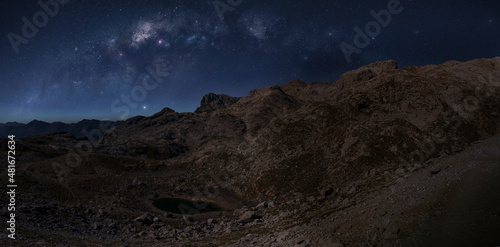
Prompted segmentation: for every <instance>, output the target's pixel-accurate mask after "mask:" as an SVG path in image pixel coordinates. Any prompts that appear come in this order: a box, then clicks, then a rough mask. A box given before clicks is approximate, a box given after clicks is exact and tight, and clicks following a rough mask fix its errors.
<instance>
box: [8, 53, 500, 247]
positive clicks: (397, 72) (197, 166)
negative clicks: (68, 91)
mask: <svg viewBox="0 0 500 247" xmlns="http://www.w3.org/2000/svg"><path fill="white" fill-rule="evenodd" d="M499 82H500V57H496V58H492V59H477V60H473V61H468V62H463V63H462V62H456V61H450V62H446V63H443V64H440V65H427V66H411V67H406V68H402V69H398V67H397V63H396V62H395V61H382V62H377V63H374V64H370V65H367V66H364V67H361V68H359V69H357V70H353V71H349V72H347V73H345V74H343V75H342V76H341V77H340V79H339V80H338V81H333V82H328V83H305V82H302V81H300V80H294V81H291V82H288V83H286V84H283V85H279V86H278V85H274V86H268V87H264V88H259V89H255V90H252V91H251V92H249V94H248V95H247V96H245V97H240V98H233V97H230V96H227V95H216V94H208V95H206V96H205V97H203V99H202V100H201V102H200V107H199V108H198V110H197V111H196V112H194V113H177V112H175V111H173V110H171V109H169V108H165V109H163V110H162V111H160V112H158V113H157V114H155V115H153V116H150V117H142V116H138V117H134V118H130V119H128V120H126V121H124V122H123V123H121V124H119V125H116V126H114V127H112V128H111V129H109V130H108V131H107V132H106V133H105V135H104V137H103V139H102V142H101V143H99V144H97V143H92V146H90V147H87V148H86V149H82V148H81V147H82V146H84V145H85V143H86V142H85V139H82V138H77V137H75V136H73V135H69V134H64V133H52V134H48V135H42V136H34V137H29V138H22V139H19V140H18V142H17V144H16V147H17V149H18V150H19V152H20V153H22V155H21V156H20V157H19V161H18V166H19V173H18V175H17V177H18V180H19V181H22V183H23V185H24V187H25V188H26V189H25V190H24V191H23V193H22V194H20V195H19V197H20V200H22V201H23V202H24V203H23V204H22V206H21V208H22V212H23V214H24V215H25V219H24V220H22V221H21V222H19V229H20V232H21V240H20V243H23V244H24V245H32V246H44V245H53V244H55V243H57V244H59V245H61V246H78V245H86V246H89V245H90V246H99V245H103V244H106V245H110V246H123V245H129V246H165V245H167V246H294V247H295V246H298V247H305V246H433V245H435V246H451V245H453V246H457V245H495V244H497V243H498V241H500V239H499V238H498V237H496V236H497V234H496V232H498V229H500V211H499V209H498V203H500V197H499V195H498V193H497V191H498V190H499V189H500V183H498V181H500V179H499V178H500V166H498V164H499V163H500V157H499V156H498V154H499V153H500V141H499V140H500V138H499V137H500V133H499V127H500V115H499V112H498V110H499V105H500V84H499ZM0 139H1V138H0ZM82 143H83V144H82ZM87 145H88V142H87ZM0 152H1V153H6V152H7V150H6V147H0ZM76 161H79V162H76ZM75 162H76V163H75ZM0 176H5V177H6V176H7V175H6V174H3V173H2V174H0ZM0 192H1V194H2V195H5V193H4V192H2V191H0ZM157 198H183V199H189V200H193V201H194V200H202V201H206V202H207V203H208V202H210V203H217V204H218V205H219V206H221V207H222V208H223V210H222V211H218V212H209V213H202V214H192V213H193V212H196V211H199V210H201V209H203V207H204V206H203V204H202V205H198V206H194V207H195V208H190V209H188V212H186V213H184V214H175V213H169V212H163V211H162V210H159V209H158V208H156V207H154V206H153V202H154V201H155V200H156V199H157ZM41 205H45V206H41ZM198 207H199V208H198ZM5 213H6V212H2V214H5ZM69 216H71V217H69ZM54 236H57V238H54Z"/></svg>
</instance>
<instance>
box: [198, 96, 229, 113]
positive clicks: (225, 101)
mask: <svg viewBox="0 0 500 247" xmlns="http://www.w3.org/2000/svg"><path fill="white" fill-rule="evenodd" d="M238 100H239V98H238V97H231V96H229V95H226V94H215V93H209V94H206V95H205V96H203V98H201V101H200V107H198V108H197V109H196V111H195V113H202V112H210V111H213V110H217V109H224V108H226V107H228V106H230V105H232V104H234V103H236V102H237V101H238Z"/></svg>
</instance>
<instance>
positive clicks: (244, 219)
mask: <svg viewBox="0 0 500 247" xmlns="http://www.w3.org/2000/svg"><path fill="white" fill-rule="evenodd" d="M256 218H257V213H256V212H255V211H247V212H245V213H244V214H243V215H241V216H240V218H239V219H238V222H239V223H243V224H246V223H249V222H252V221H254V220H255V219H256Z"/></svg>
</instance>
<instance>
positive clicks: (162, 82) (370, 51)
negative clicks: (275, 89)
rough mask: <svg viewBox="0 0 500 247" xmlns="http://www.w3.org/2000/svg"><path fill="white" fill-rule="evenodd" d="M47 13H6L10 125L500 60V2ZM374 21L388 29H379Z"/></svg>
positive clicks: (89, 6) (205, 4) (223, 4)
mask: <svg viewBox="0 0 500 247" xmlns="http://www.w3.org/2000/svg"><path fill="white" fill-rule="evenodd" d="M40 2H41V3H49V5H48V7H47V8H46V9H47V10H46V11H44V8H43V7H42V6H40V5H39V4H38V1H14V0H3V1H1V2H0V11H1V13H0V18H1V21H0V30H1V37H2V38H1V41H0V56H1V61H2V64H1V66H0V83H1V85H2V89H1V90H0V122H2V123H3V122H8V121H18V122H24V123H26V122H29V121H31V120H33V119H38V120H43V121H47V122H52V121H63V122H76V121H78V120H81V119H100V120H102V119H112V120H116V119H124V118H129V117H133V116H135V115H143V116H149V115H152V114H154V113H156V112H158V111H160V110H161V109H162V108H164V107H169V108H172V109H174V110H175V111H178V112H188V111H190V112H192V111H194V110H195V109H196V107H197V106H198V105H199V102H200V99H201V97H202V96H203V95H205V94H207V93H210V92H213V93H224V94H228V95H231V96H244V95H247V93H248V92H249V91H250V90H252V89H255V88H258V87H263V86H268V85H275V84H283V83H286V82H288V81H290V80H293V79H297V78H298V79H301V80H303V81H305V82H308V83H309V82H316V81H318V82H327V81H334V80H337V79H338V78H339V76H340V74H342V73H343V72H346V71H347V70H351V69H355V68H358V67H360V66H362V65H365V64H368V63H372V62H375V61H379V60H388V59H394V60H396V61H398V63H399V66H400V67H401V68H402V67H404V66H409V65H425V64H437V63H442V62H445V61H448V60H459V61H466V60H471V59H475V58H482V57H485V58H491V57H495V56H500V1H498V0H483V1H481V0H479V1H472V0H468V1H461V0H449V1H443V0H433V1H415V0H414V1H411V0H401V1H400V5H399V6H397V2H398V1H395V0H383V1H351V0H349V1H347V0H346V1H331V0H328V1H327V0H323V1H319V0H318V1H314V0H313V1H312V0H309V1H298V0H297V1H280V0H277V1H269V0H266V1H260V0H229V1H227V0H219V1H214V0H192V1H186V0H183V1H175V0H173V1H170V0H163V1H152V0H150V1H139V0H137V1H131V0H128V1H118V0H116V1H90V0H88V1H87V0H86V1H83V0H72V1H68V0H66V2H67V3H66V4H64V5H63V4H62V3H61V2H64V1H63V0H59V2H55V0H41V1H40ZM389 2H391V4H392V5H391V7H388V3H389ZM53 3H57V6H58V7H57V8H56V7H55V5H54V4H53ZM231 4H232V5H231ZM233 5H234V6H233ZM396 7H397V8H396ZM371 10H373V11H375V13H382V14H384V13H389V14H390V15H391V19H390V21H388V19H387V18H386V17H387V15H381V18H382V19H381V20H382V21H385V22H386V23H383V24H384V25H381V24H376V25H378V27H380V30H376V27H375V26H374V25H373V24H374V22H372V21H376V19H375V17H374V16H372V14H370V11H371ZM389 10H391V11H393V12H392V13H391V12H389ZM40 11H42V12H40ZM380 11H382V12H380ZM384 11H385V12H384ZM23 17H25V19H24V20H23ZM221 17H223V19H222V18H221ZM33 18H35V20H33ZM384 18H385V19H384ZM367 23H371V24H372V26H371V29H369V30H368V31H370V32H371V33H372V37H369V39H368V40H363V39H358V42H357V43H355V42H354V39H355V35H356V32H355V29H354V28H355V27H359V28H360V30H362V31H365V27H366V25H367ZM36 24H37V25H38V26H40V27H38V26H37V25H36ZM23 26H25V28H24V32H23ZM33 27H34V28H35V30H33ZM376 31H379V32H376ZM23 33H24V34H23ZM374 34H376V35H374ZM343 42H345V43H344V45H347V44H348V46H347V47H350V48H352V49H354V50H357V52H352V50H351V52H352V54H351V55H349V56H347V57H349V59H350V60H351V61H350V62H348V59H346V55H345V54H344V53H345V52H343V51H342V50H341V48H340V47H341V44H342V43H343ZM360 47H362V48H360ZM358 53H359V54H358Z"/></svg>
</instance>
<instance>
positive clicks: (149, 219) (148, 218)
mask: <svg viewBox="0 0 500 247" xmlns="http://www.w3.org/2000/svg"><path fill="white" fill-rule="evenodd" d="M134 221H137V222H140V223H142V224H144V225H147V226H149V225H151V224H153V216H152V215H150V214H149V213H144V214H143V215H141V216H139V217H137V218H135V219H134Z"/></svg>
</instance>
